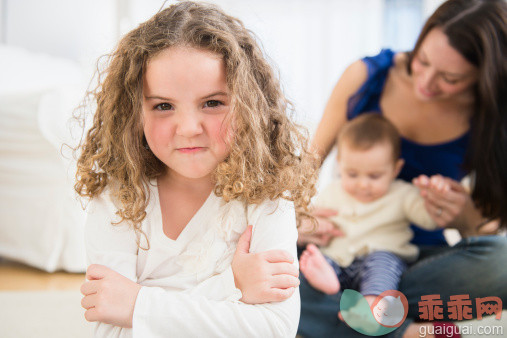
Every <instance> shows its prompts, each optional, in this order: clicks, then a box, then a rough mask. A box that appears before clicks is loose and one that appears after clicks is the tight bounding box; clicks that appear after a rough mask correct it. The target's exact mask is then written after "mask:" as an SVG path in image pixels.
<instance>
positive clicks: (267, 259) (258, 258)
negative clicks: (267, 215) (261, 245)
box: [232, 225, 299, 304]
mask: <svg viewBox="0 0 507 338" xmlns="http://www.w3.org/2000/svg"><path fill="white" fill-rule="evenodd" d="M251 238H252V226H251V225H250V226H248V228H247V229H246V230H245V232H244V233H243V234H242V235H241V237H240V238H239V241H238V246H237V248H236V253H235V254H234V258H233V260H232V271H233V274H234V282H235V284H236V287H237V288H238V289H240V290H241V293H242V294H243V297H242V298H241V301H242V302H244V303H248V304H260V303H268V302H281V301H283V300H286V299H287V298H289V297H290V296H292V294H293V293H294V291H295V289H296V287H297V286H298V285H299V279H298V275H299V271H298V269H297V268H296V267H295V266H294V265H293V264H292V263H293V262H294V258H293V257H292V256H291V255H290V254H289V253H288V252H286V251H283V250H270V251H264V252H259V253H250V252H249V249H250V240H251Z"/></svg>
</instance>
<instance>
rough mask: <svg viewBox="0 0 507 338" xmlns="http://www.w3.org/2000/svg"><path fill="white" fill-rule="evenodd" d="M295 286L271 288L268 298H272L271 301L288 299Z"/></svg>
mask: <svg viewBox="0 0 507 338" xmlns="http://www.w3.org/2000/svg"><path fill="white" fill-rule="evenodd" d="M294 291H296V288H288V289H276V288H273V289H271V290H270V291H269V299H272V300H271V301H272V302H282V301H284V300H286V299H289V298H290V296H292V295H293V294H294Z"/></svg>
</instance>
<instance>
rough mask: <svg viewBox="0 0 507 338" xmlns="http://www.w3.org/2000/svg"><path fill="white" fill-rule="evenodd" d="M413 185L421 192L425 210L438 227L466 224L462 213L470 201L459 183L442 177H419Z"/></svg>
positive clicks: (458, 226)
mask: <svg viewBox="0 0 507 338" xmlns="http://www.w3.org/2000/svg"><path fill="white" fill-rule="evenodd" d="M413 183H414V185H416V186H417V187H418V188H419V189H420V190H421V196H422V197H423V198H424V200H425V206H426V210H427V211H428V213H429V214H430V216H431V217H432V218H433V220H434V221H435V223H437V225H438V226H440V227H451V226H452V227H457V228H460V227H462V226H463V225H465V224H467V222H466V219H465V217H464V211H465V208H466V207H467V206H469V205H470V204H471V203H472V201H471V198H470V195H469V194H468V192H467V190H466V189H465V188H464V187H463V186H462V185H461V184H460V183H459V182H456V181H455V180H453V179H450V178H448V177H443V176H442V175H434V176H431V178H430V177H428V176H426V175H420V176H419V177H417V178H414V180H413ZM472 205H473V204H472Z"/></svg>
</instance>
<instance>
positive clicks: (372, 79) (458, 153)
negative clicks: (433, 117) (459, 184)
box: [347, 49, 470, 245]
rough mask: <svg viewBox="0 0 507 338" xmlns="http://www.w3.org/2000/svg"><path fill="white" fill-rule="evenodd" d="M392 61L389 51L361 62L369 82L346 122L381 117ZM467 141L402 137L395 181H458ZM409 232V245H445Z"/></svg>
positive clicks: (437, 236) (434, 234)
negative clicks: (362, 116)
mask: <svg viewBox="0 0 507 338" xmlns="http://www.w3.org/2000/svg"><path fill="white" fill-rule="evenodd" d="M393 58H394V52H393V51H392V50H390V49H383V50H382V51H381V52H380V54H378V55H376V56H372V57H365V58H363V59H362V61H363V62H364V63H365V64H366V66H367V68H368V78H367V80H366V82H365V83H364V84H363V85H362V86H361V88H359V90H358V91H357V92H356V93H355V94H354V95H353V96H352V97H351V98H350V99H349V102H348V107H347V118H348V119H349V120H350V119H353V118H354V117H356V116H358V115H360V114H362V113H365V112H378V113H379V114H382V110H381V109H380V104H379V101H380V97H381V95H382V91H383V90H384V85H385V82H386V78H387V75H388V73H389V69H390V68H391V67H392V66H393ZM469 138H470V136H469V132H467V133H465V134H464V135H462V136H460V137H459V138H457V139H455V140H452V141H449V142H445V143H439V144H433V145H422V144H418V143H415V142H413V141H410V140H407V139H405V138H403V137H402V138H401V157H402V158H403V159H404V160H405V165H404V166H403V169H402V171H401V172H400V175H399V176H398V177H399V178H401V179H403V180H405V181H408V182H411V181H412V179H413V178H414V177H417V176H419V175H421V174H424V175H428V176H431V175H435V174H441V175H443V176H445V177H450V178H452V179H454V180H457V181H460V180H461V179H462V178H463V177H464V176H465V175H466V172H465V171H464V170H463V169H462V166H463V161H464V157H465V153H466V150H467V147H468V142H469ZM412 230H413V231H414V239H413V240H412V243H415V244H423V245H447V243H446V241H445V238H444V235H443V230H436V231H427V230H423V229H421V228H419V227H416V226H412Z"/></svg>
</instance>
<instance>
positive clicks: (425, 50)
mask: <svg viewBox="0 0 507 338" xmlns="http://www.w3.org/2000/svg"><path fill="white" fill-rule="evenodd" d="M411 66H412V78H413V81H414V82H413V83H414V90H415V94H416V96H417V97H418V98H419V99H421V100H423V101H431V100H446V99H454V98H457V97H461V96H464V95H473V94H472V87H473V85H474V84H475V82H476V81H477V76H478V71H477V68H476V67H475V66H474V65H472V64H471V63H470V62H468V61H467V60H466V59H465V58H464V57H463V56H462V55H461V54H460V53H459V52H458V51H457V50H456V49H454V48H453V47H451V45H449V40H448V38H447V36H446V35H445V34H444V33H443V31H442V30H441V29H440V28H434V29H432V30H431V31H430V32H429V33H428V35H426V38H425V39H424V40H423V42H422V43H421V46H420V47H419V50H418V51H417V53H416V54H415V55H414V58H413V60H412V65H411Z"/></svg>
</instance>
